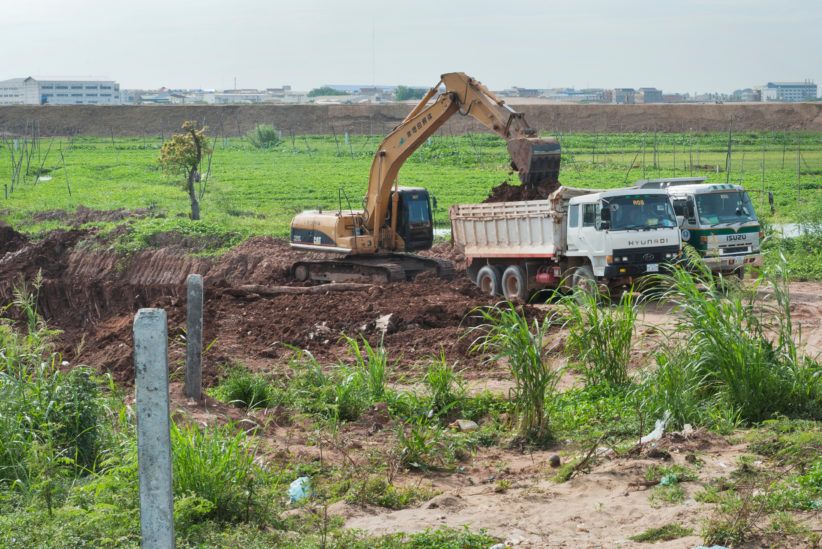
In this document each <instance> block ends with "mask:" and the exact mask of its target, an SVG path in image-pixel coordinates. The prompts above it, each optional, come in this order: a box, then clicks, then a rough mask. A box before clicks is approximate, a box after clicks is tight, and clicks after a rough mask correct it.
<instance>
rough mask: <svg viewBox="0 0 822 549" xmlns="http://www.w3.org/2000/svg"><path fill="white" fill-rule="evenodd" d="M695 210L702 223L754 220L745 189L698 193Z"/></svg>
mask: <svg viewBox="0 0 822 549" xmlns="http://www.w3.org/2000/svg"><path fill="white" fill-rule="evenodd" d="M696 211H697V214H698V215H699V223H700V224H702V225H719V224H721V223H742V222H745V221H756V213H754V209H753V204H751V198H750V197H749V196H748V193H746V192H745V191H728V192H720V193H709V194H698V195H696Z"/></svg>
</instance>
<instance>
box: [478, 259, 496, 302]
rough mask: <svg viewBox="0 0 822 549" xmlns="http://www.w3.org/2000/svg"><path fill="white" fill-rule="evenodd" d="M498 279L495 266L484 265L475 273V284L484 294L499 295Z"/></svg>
mask: <svg viewBox="0 0 822 549" xmlns="http://www.w3.org/2000/svg"><path fill="white" fill-rule="evenodd" d="M499 279H500V276H499V271H498V270H497V268H496V267H493V266H491V265H486V266H485V267H483V268H482V269H480V270H479V272H478V273H477V286H479V289H480V290H482V293H484V294H489V295H499V294H500V293H501V290H500V284H499Z"/></svg>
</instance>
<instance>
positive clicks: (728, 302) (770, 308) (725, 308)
mask: <svg viewBox="0 0 822 549" xmlns="http://www.w3.org/2000/svg"><path fill="white" fill-rule="evenodd" d="M662 279H663V280H664V281H665V282H666V283H667V284H668V285H669V289H668V290H666V291H665V292H664V295H663V299H665V300H668V301H671V302H672V303H674V304H675V306H676V311H677V313H678V314H677V317H676V319H677V320H676V322H677V329H676V331H677V334H681V335H682V336H683V337H682V338H681V339H680V341H681V343H679V344H678V345H677V346H674V347H669V348H667V349H666V348H664V349H663V352H662V354H661V355H660V356H661V364H662V369H661V370H658V372H657V373H651V374H650V375H649V376H648V377H646V379H645V388H646V390H645V391H644V393H645V395H646V398H645V405H646V409H651V410H653V411H654V412H657V413H658V411H659V409H660V404H661V401H660V400H659V397H658V396H655V395H654V394H653V393H652V388H660V387H663V388H665V390H666V392H668V393H670V392H673V391H675V390H676V388H677V387H683V388H684V386H685V385H686V384H688V383H695V386H696V387H699V389H698V390H696V391H695V390H693V389H690V390H688V389H686V390H685V392H684V394H683V395H682V398H680V399H675V400H674V401H673V404H674V405H675V407H676V416H677V417H676V421H680V422H681V421H683V420H685V419H693V418H694V417H696V418H699V417H702V418H704V417H705V416H706V415H707V414H709V413H710V412H709V411H707V410H705V409H704V408H703V409H700V407H701V405H702V404H704V403H706V402H709V401H711V399H714V398H719V399H720V400H721V401H722V402H721V404H720V406H721V407H725V408H726V411H724V412H722V413H721V415H722V416H723V417H724V418H725V421H728V420H729V418H734V417H738V418H740V419H742V420H744V421H749V422H756V421H762V420H765V419H768V418H770V417H771V416H772V415H773V414H776V413H779V414H785V415H788V416H791V417H808V418H820V417H822V384H820V378H819V372H820V366H819V364H818V363H816V362H814V361H813V360H811V359H809V358H808V357H806V356H803V355H802V354H801V353H800V352H799V350H798V349H797V346H796V340H797V339H798V337H799V335H800V334H799V328H798V327H796V326H795V325H794V323H793V321H792V319H791V305H790V296H789V294H788V291H787V281H788V274H787V271H786V270H785V268H784V266H782V267H780V268H778V269H775V270H773V271H771V272H766V273H763V276H761V277H760V278H759V279H758V280H757V283H756V284H754V285H753V286H750V287H742V286H737V287H733V286H729V285H728V284H720V283H718V282H714V281H713V279H712V278H711V277H710V275H709V274H708V273H705V275H704V276H698V275H696V274H693V273H691V272H689V271H688V270H686V269H676V270H674V271H673V272H672V273H671V274H670V275H664V276H662ZM720 282H722V281H720ZM766 283H767V284H769V285H770V287H771V288H772V291H773V302H772V303H770V304H763V303H761V302H760V301H759V299H758V298H757V295H758V291H759V288H760V286H761V285H763V284H766ZM672 339H673V338H672ZM679 355H682V356H681V357H680V356H679ZM682 357H689V358H688V359H685V358H682ZM675 368H679V369H680V370H682V369H684V370H686V371H685V372H684V373H682V372H677V371H676V370H673V369H675ZM713 409H716V407H713ZM730 420H731V421H733V420H732V419H730Z"/></svg>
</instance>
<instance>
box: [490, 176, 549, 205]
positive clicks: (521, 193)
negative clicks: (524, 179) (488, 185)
mask: <svg viewBox="0 0 822 549" xmlns="http://www.w3.org/2000/svg"><path fill="white" fill-rule="evenodd" d="M559 186H560V183H559V181H557V180H553V179H550V180H544V181H540V182H539V183H536V184H532V185H525V184H523V185H511V184H510V183H509V182H508V181H503V182H502V183H500V184H499V185H497V186H496V187H494V188H493V189H491V192H490V193H489V194H488V198H486V199H485V200H483V203H489V202H517V201H521V200H545V199H546V198H548V196H549V195H550V194H551V193H552V192H554V191H555V190H557V189H558V188H559Z"/></svg>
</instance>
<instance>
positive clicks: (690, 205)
mask: <svg viewBox="0 0 822 549" xmlns="http://www.w3.org/2000/svg"><path fill="white" fill-rule="evenodd" d="M685 209H686V210H687V212H688V218H689V219H694V218H696V212H695V211H694V203H693V202H691V201H690V200H689V201H688V203H687V205H686V206H685Z"/></svg>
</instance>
